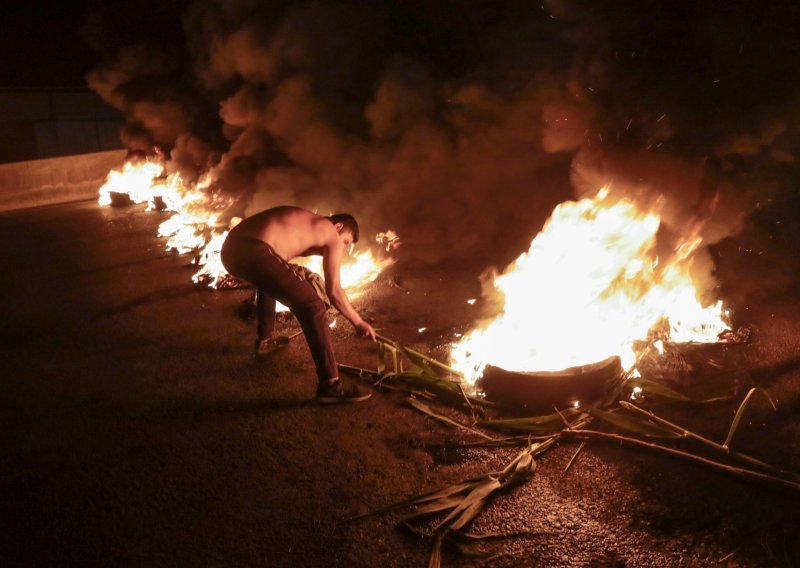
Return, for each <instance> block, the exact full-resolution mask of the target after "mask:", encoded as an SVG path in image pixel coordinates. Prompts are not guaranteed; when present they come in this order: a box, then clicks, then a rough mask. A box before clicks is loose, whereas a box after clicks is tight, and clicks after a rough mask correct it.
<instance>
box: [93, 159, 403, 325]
mask: <svg viewBox="0 0 800 568" xmlns="http://www.w3.org/2000/svg"><path fill="white" fill-rule="evenodd" d="M166 171H167V168H166V167H165V165H164V164H163V163H162V162H161V161H160V160H158V159H154V158H148V159H146V160H143V161H137V162H127V163H125V164H124V165H123V166H122V168H120V169H118V170H112V171H110V172H109V173H108V176H107V178H106V182H105V184H104V185H103V186H102V187H101V188H100V197H99V200H98V203H99V204H100V205H101V206H106V205H110V204H111V203H112V195H113V194H120V195H127V196H128V197H129V198H130V199H131V201H133V202H134V203H147V210H148V211H152V210H155V209H162V210H166V211H172V212H174V214H173V215H172V216H171V217H170V218H169V219H167V220H166V221H164V222H163V223H161V224H160V225H159V227H158V236H160V237H165V238H167V244H166V247H167V250H174V251H177V252H178V253H180V254H185V253H195V254H196V257H195V260H194V264H196V265H197V266H198V267H199V268H198V270H197V272H196V273H195V274H194V275H193V276H192V281H193V282H195V283H206V284H207V285H208V286H209V287H211V288H215V289H216V288H217V287H219V286H220V284H221V283H223V282H224V281H225V277H226V276H228V273H227V271H226V270H225V268H224V267H223V266H222V260H221V258H220V251H221V249H222V243H224V242H225V237H226V236H227V235H228V231H229V230H230V229H231V228H233V227H234V226H235V225H236V224H237V223H238V222H239V221H240V220H241V219H238V218H234V219H232V220H231V221H230V223H228V224H227V226H226V225H224V224H222V223H221V221H220V217H221V215H222V213H223V211H224V210H225V209H227V208H228V207H229V206H230V205H232V203H233V200H232V199H231V198H228V197H225V196H222V195H219V194H218V192H212V191H210V190H209V188H210V187H211V186H212V185H213V183H214V178H213V175H211V174H206V175H205V176H203V177H201V178H200V180H199V181H198V182H196V183H193V184H189V183H186V182H185V181H184V180H183V179H182V178H181V176H180V174H179V173H172V174H169V175H167V173H166ZM389 233H391V234H392V236H393V238H394V239H395V240H399V239H397V236H396V235H395V234H394V233H393V232H391V231H389ZM382 234H383V233H382ZM393 262H394V261H393V260H392V259H391V258H384V259H379V258H377V257H375V256H373V254H372V252H371V251H369V250H367V251H361V252H356V253H354V254H352V255H350V256H349V257H347V258H345V260H344V262H343V263H342V267H341V282H342V286H343V287H344V288H345V290H347V292H348V295H349V296H350V297H351V299H353V298H355V297H357V296H358V295H359V294H360V293H361V292H363V290H364V288H365V286H366V285H367V284H369V283H371V282H372V281H374V280H375V278H377V277H378V275H379V274H380V273H381V271H382V270H383V269H385V268H386V267H387V266H389V265H391V264H392V263H393ZM299 263H300V264H305V265H307V266H308V267H309V269H311V270H313V271H314V272H317V273H318V274H320V275H322V260H321V259H320V258H317V257H312V258H310V259H302V260H301V261H300V262H299ZM284 309H285V308H284Z"/></svg>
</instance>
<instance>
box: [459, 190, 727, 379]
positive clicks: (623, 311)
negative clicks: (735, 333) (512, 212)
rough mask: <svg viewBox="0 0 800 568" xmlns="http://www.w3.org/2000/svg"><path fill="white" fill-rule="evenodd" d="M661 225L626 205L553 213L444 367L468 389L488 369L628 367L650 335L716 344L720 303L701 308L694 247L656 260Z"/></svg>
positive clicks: (573, 205) (598, 199)
mask: <svg viewBox="0 0 800 568" xmlns="http://www.w3.org/2000/svg"><path fill="white" fill-rule="evenodd" d="M659 225H660V218H659V216H658V215H657V214H655V213H653V212H642V211H640V210H639V209H638V208H637V206H636V205H635V204H634V203H633V202H631V201H628V200H624V199H623V200H620V201H616V202H612V201H610V200H609V199H608V191H607V190H606V189H605V188H604V189H603V190H601V191H600V192H599V193H598V194H597V196H595V197H594V198H591V199H590V198H587V199H582V200H580V201H569V202H565V203H562V204H560V205H558V206H557V207H556V208H555V210H554V211H553V213H552V215H551V217H550V219H549V220H548V221H547V223H546V224H545V226H544V228H543V229H542V231H541V232H540V233H539V234H538V235H537V236H536V237H535V238H534V239H533V241H532V242H531V246H530V249H529V250H528V252H527V253H523V254H522V255H520V257H519V258H517V260H516V261H514V262H513V263H512V264H511V265H509V266H508V267H507V268H506V269H505V270H504V271H503V274H502V275H500V276H498V277H497V278H496V279H495V280H494V287H495V288H496V290H497V291H498V292H499V293H500V295H501V297H502V301H503V308H502V310H501V311H500V313H499V314H498V315H497V316H496V317H495V318H494V319H493V320H491V321H490V322H489V323H487V324H485V325H483V326H481V327H479V328H477V329H474V330H472V331H471V332H470V333H468V334H466V335H465V336H464V337H463V339H462V340H461V341H460V342H459V343H458V344H456V345H454V346H453V349H452V351H451V358H452V366H453V367H454V368H456V369H458V370H459V371H462V372H463V373H464V374H465V377H466V378H467V379H468V380H469V381H470V382H474V381H475V380H477V379H478V378H480V377H481V375H482V373H483V369H484V368H485V366H486V365H488V364H491V365H493V366H496V367H501V368H503V369H507V370H510V371H523V372H524V371H557V370H561V369H566V368H569V367H575V366H580V365H585V364H590V363H595V362H598V361H601V360H604V359H606V358H607V357H610V356H612V355H618V356H619V357H620V358H621V359H622V363H623V367H625V368H626V369H630V368H631V367H632V366H633V365H634V363H635V358H636V355H635V352H634V344H635V343H636V342H637V341H638V340H643V339H645V338H647V337H648V334H649V333H651V331H652V330H654V329H655V328H658V329H659V330H661V331H662V338H663V339H669V340H671V341H676V342H685V341H698V342H711V341H716V340H717V337H718V335H719V334H720V333H721V332H722V331H724V330H726V329H727V326H726V324H725V323H724V321H723V319H724V318H725V317H726V316H727V314H726V312H725V310H724V309H723V306H722V302H721V301H719V302H717V303H715V304H713V305H711V306H707V307H704V306H702V305H701V304H700V302H699V301H698V299H697V296H698V293H697V290H696V289H695V286H694V284H693V282H692V278H691V276H690V274H689V268H690V263H691V255H692V253H693V252H694V251H695V250H696V249H697V247H698V246H699V244H700V240H699V239H694V240H693V241H691V242H687V243H684V244H683V245H682V246H681V247H679V250H677V251H676V252H675V254H674V255H673V256H672V258H671V259H669V261H660V259H659V258H658V257H657V256H656V251H655V243H656V231H657V230H658V228H659Z"/></svg>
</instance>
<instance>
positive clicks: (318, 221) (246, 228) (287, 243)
mask: <svg viewBox="0 0 800 568" xmlns="http://www.w3.org/2000/svg"><path fill="white" fill-rule="evenodd" d="M334 233H335V229H334V228H333V224H332V223H331V221H330V219H328V218H327V217H322V216H321V215H317V214H316V213H312V212H311V211H308V210H306V209H302V208H300V207H290V206H283V207H274V208H272V209H267V210H266V211H262V212H261V213H257V214H256V215H253V216H252V217H248V218H247V219H245V220H244V221H242V222H241V223H239V224H238V225H237V226H236V227H234V228H233V229H232V230H231V235H236V236H247V237H253V238H255V239H259V240H261V241H264V242H265V243H267V244H268V245H270V246H271V247H272V248H273V250H274V251H275V252H276V253H278V254H279V255H280V256H281V257H282V258H284V259H285V260H292V259H293V258H295V257H298V256H309V255H311V254H319V255H322V254H323V250H322V249H323V247H324V246H325V245H326V244H328V243H329V242H330V240H331V237H332V236H334Z"/></svg>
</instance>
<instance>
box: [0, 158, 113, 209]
mask: <svg viewBox="0 0 800 568" xmlns="http://www.w3.org/2000/svg"><path fill="white" fill-rule="evenodd" d="M125 154H126V151H125V150H111V151H107V152H95V153H92V154H81V155H78V156H65V157H62V158H47V159H44V160H30V161H27V162H15V163H12V164H0V211H12V210H15V209H26V208H28V207H39V206H41V205H54V204H57V203H67V202H70V201H80V200H82V199H91V198H92V197H97V190H98V189H100V186H101V185H103V182H104V181H105V179H106V175H107V174H108V172H109V171H110V170H112V169H113V168H117V167H119V166H121V165H122V163H123V160H124V159H125Z"/></svg>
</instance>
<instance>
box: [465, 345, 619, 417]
mask: <svg viewBox="0 0 800 568" xmlns="http://www.w3.org/2000/svg"><path fill="white" fill-rule="evenodd" d="M621 376H622V363H621V362H620V359H619V357H617V356H616V355H615V356H613V357H609V358H608V359H605V360H603V361H600V362H599V363H593V364H591V365H583V366H580V367H571V368H569V369H564V370H563V371H539V372H529V373H526V372H514V371H506V370H505V369H501V368H499V367H493V366H491V365H489V366H487V367H486V369H485V371H484V373H483V379H481V381H480V382H479V383H478V386H479V387H480V388H481V389H482V390H483V392H484V393H485V394H486V398H488V399H490V400H492V401H495V402H500V403H503V404H507V405H509V406H516V407H529V408H538V409H549V410H552V407H553V405H555V406H558V407H563V406H566V405H571V404H574V403H575V402H589V401H592V400H596V399H598V398H601V397H602V396H603V395H604V394H605V393H606V392H608V391H609V389H610V388H611V387H613V386H614V385H615V384H616V383H617V382H618V381H619V379H620V377H621Z"/></svg>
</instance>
